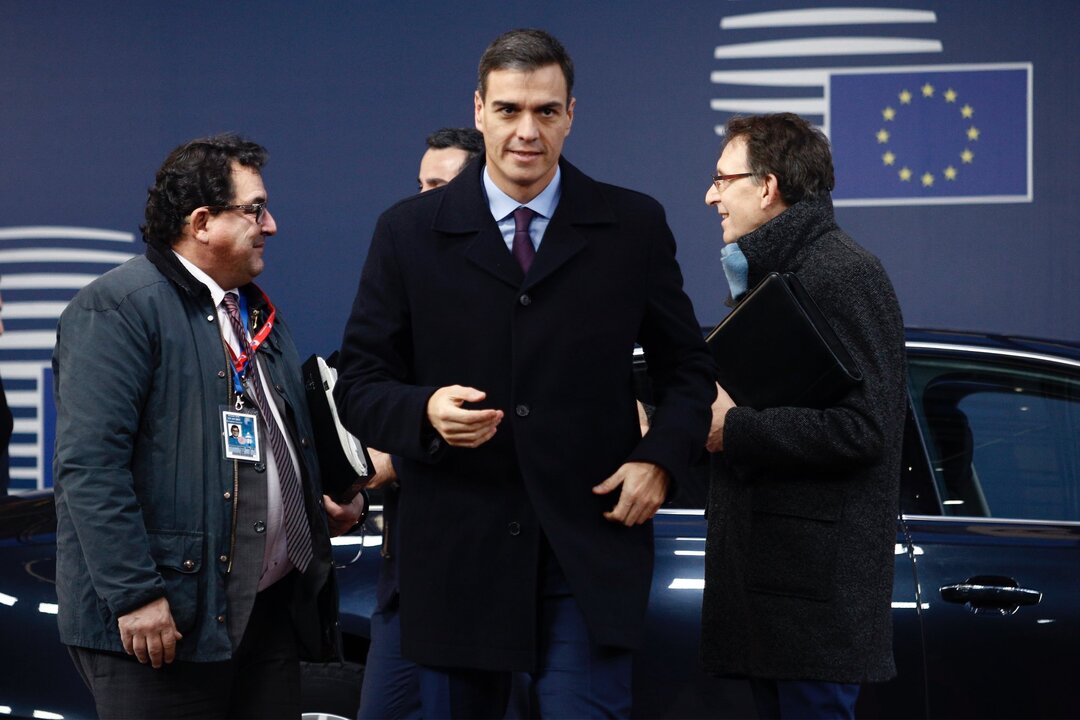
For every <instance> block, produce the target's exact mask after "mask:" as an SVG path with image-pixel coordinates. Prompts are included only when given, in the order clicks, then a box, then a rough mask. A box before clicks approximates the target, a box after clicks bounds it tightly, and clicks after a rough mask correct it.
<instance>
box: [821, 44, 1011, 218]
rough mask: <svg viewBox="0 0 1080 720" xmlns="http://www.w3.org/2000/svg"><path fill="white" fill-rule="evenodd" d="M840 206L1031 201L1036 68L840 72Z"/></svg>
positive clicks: (834, 78) (836, 121) (833, 133)
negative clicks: (1033, 86)
mask: <svg viewBox="0 0 1080 720" xmlns="http://www.w3.org/2000/svg"><path fill="white" fill-rule="evenodd" d="M827 93H828V99H829V110H828V116H827V117H828V125H829V137H830V140H831V142H832V148H833V162H834V164H835V166H836V189H835V191H834V193H833V198H834V199H835V200H836V201H837V204H838V205H898V204H913V205H921V204H937V203H969V202H970V203H979V202H1030V201H1031V199H1032V197H1031V99H1032V98H1031V66H1030V65H1026V64H1025V65H1020V64H1017V65H985V66H980V65H965V66H951V67H950V66H938V67H926V68H918V67H914V68H913V67H907V68H880V69H878V68H874V69H869V68H864V69H858V70H853V71H850V72H847V71H843V70H838V71H834V72H833V73H832V74H831V76H830V79H829V86H828V90H827Z"/></svg>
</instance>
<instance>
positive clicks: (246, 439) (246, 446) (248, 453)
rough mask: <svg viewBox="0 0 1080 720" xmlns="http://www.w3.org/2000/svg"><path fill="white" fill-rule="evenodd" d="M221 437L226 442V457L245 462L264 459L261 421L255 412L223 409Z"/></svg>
mask: <svg viewBox="0 0 1080 720" xmlns="http://www.w3.org/2000/svg"><path fill="white" fill-rule="evenodd" d="M221 437H222V440H224V443H225V457H226V459H228V460H242V461H244V462H258V461H259V460H261V459H262V445H261V441H260V438H259V422H258V416H257V415H256V414H255V413H249V412H243V411H240V410H233V409H223V410H222V411H221Z"/></svg>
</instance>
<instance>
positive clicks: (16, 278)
mask: <svg viewBox="0 0 1080 720" xmlns="http://www.w3.org/2000/svg"><path fill="white" fill-rule="evenodd" d="M97 278H98V276H97V275H84V274H79V273H40V274H39V273H28V274H26V275H5V276H4V282H3V285H2V287H3V288H4V289H5V290H46V289H49V290H55V289H57V288H59V289H66V290H79V289H81V288H82V287H83V286H85V285H88V284H90V283H91V282H93V281H94V280H96V279H97Z"/></svg>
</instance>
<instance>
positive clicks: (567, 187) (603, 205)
mask: <svg viewBox="0 0 1080 720" xmlns="http://www.w3.org/2000/svg"><path fill="white" fill-rule="evenodd" d="M559 166H560V168H561V169H562V191H561V194H560V196H559V204H558V206H557V207H556V208H555V215H554V216H553V217H552V218H551V222H550V223H549V224H548V226H547V230H546V231H545V232H544V240H543V242H541V243H540V250H539V251H538V252H537V253H536V259H535V260H533V264H532V267H530V268H529V275H528V277H527V278H525V284H526V286H531V285H535V284H536V283H538V282H540V281H542V280H543V279H544V278H546V277H548V276H550V275H551V274H553V273H554V272H556V271H557V270H558V269H559V268H560V267H562V266H563V265H565V264H566V263H568V262H569V261H570V260H571V259H572V258H573V257H574V256H575V255H577V254H578V253H579V252H581V251H582V250H584V249H585V248H586V247H588V245H589V229H590V228H591V227H595V226H598V225H611V224H614V222H615V215H614V213H613V212H612V210H611V207H610V206H609V205H608V202H607V199H606V198H605V197H604V196H603V194H602V193H601V192H600V188H599V186H598V185H597V183H596V182H595V181H593V180H592V179H591V178H589V177H588V176H586V175H585V174H584V173H582V172H581V171H580V170H578V169H577V168H576V167H574V166H573V165H571V164H570V163H569V162H567V160H566V159H565V158H564V159H560V160H559Z"/></svg>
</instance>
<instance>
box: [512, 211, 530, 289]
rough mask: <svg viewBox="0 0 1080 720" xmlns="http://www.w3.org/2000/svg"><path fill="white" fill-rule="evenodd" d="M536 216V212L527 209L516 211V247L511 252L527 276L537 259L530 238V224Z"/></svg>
mask: <svg viewBox="0 0 1080 720" xmlns="http://www.w3.org/2000/svg"><path fill="white" fill-rule="evenodd" d="M535 216H536V212H535V211H533V210H530V209H529V208H527V207H519V208H518V209H517V210H515V211H514V245H513V247H512V248H511V252H512V253H513V255H514V259H515V260H517V261H518V265H520V266H521V270H522V271H523V272H524V273H525V274H528V272H529V266H530V265H532V261H533V258H534V257H536V250H535V249H534V248H533V244H532V238H531V237H529V223H531V222H532V219H533V217H535Z"/></svg>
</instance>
